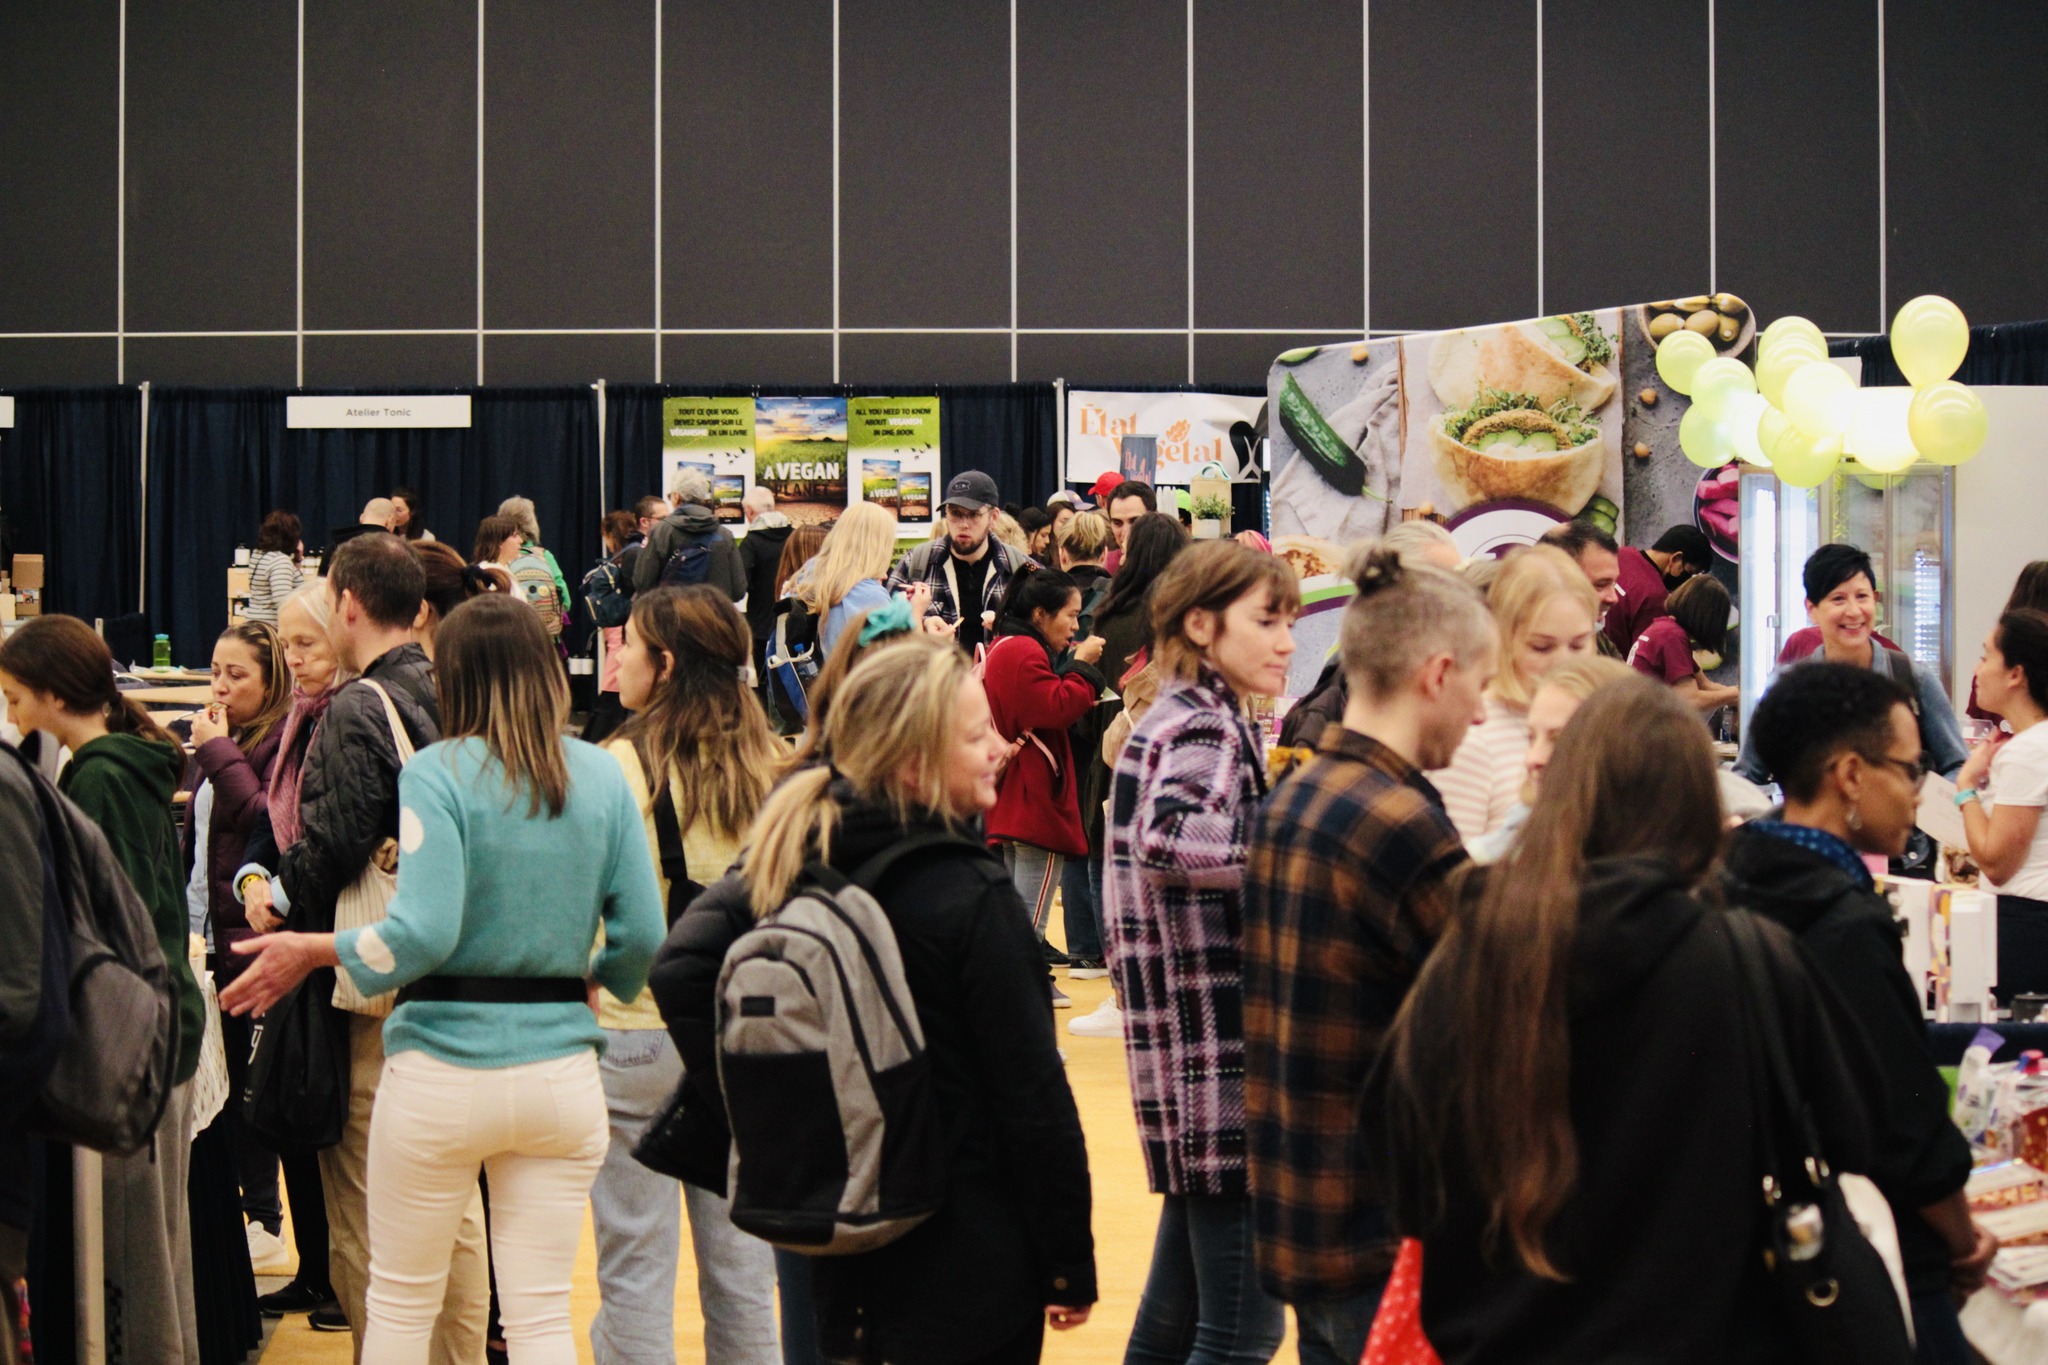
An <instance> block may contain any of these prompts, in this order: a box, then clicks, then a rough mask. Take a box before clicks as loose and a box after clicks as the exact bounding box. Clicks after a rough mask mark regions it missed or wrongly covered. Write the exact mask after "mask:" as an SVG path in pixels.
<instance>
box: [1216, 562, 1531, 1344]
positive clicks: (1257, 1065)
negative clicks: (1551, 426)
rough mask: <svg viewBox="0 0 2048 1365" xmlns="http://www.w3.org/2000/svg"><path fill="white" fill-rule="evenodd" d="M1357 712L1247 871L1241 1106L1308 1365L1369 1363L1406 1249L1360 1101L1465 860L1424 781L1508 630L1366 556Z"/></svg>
mask: <svg viewBox="0 0 2048 1365" xmlns="http://www.w3.org/2000/svg"><path fill="white" fill-rule="evenodd" d="M1352 568H1353V573H1352V577H1353V578H1354V580H1355V581H1356V582H1357V583H1358V585H1359V595H1358V597H1357V598H1356V599H1355V600H1354V601H1353V602H1352V603H1351V604H1350V606H1348V607H1347V608H1346V609H1345V615H1344V621H1343V626H1342V629H1341V634H1340V638H1339V644H1338V649H1339V651H1340V658H1341V661H1342V666H1343V669H1344V674H1345V678H1346V681H1347V684H1348V686H1349V689H1350V697H1349V700H1348V702H1347V704H1346V706H1345V709H1344V715H1343V720H1342V723H1341V724H1340V725H1333V726H1331V727H1330V728H1329V729H1328V730H1326V731H1325V732H1324V734H1323V737H1322V742H1321V744H1320V746H1319V752H1318V753H1317V755H1316V756H1315V757H1314V758H1313V759H1311V760H1310V761H1309V762H1308V764H1307V765H1306V766H1304V767H1303V768H1302V769H1301V770H1300V772H1298V773H1296V774H1295V775H1294V776H1293V777H1291V778H1289V779H1288V780H1287V781H1286V782H1285V783H1284V784H1283V785H1282V786H1281V787H1280V788H1279V789H1278V790H1277V791H1276V792H1275V793H1274V794H1273V797H1272V799H1271V800H1270V801H1269V802H1268V803H1267V805H1266V808H1265V811H1264V813H1263V815H1262V816H1261V818H1260V821H1259V827H1258V830H1257V832H1256V833H1255V834H1254V835H1253V838H1252V844H1251V853H1250V861H1249V864H1248V865H1247V868H1246V872H1245V908H1244V914H1245V925H1244V1023H1245V1099H1246V1108H1247V1110H1248V1113H1249V1118H1250V1123H1251V1133H1250V1144H1251V1152H1250V1165H1251V1185H1252V1198H1253V1205H1254V1214H1255V1226H1256V1238H1257V1250H1258V1265H1259V1278H1260V1281H1261V1283H1262V1284H1263V1285H1264V1287H1265V1288H1266V1289H1267V1290H1268V1291H1269V1292H1270V1293H1272V1294H1273V1295H1274V1296H1275V1297H1277V1298H1280V1299H1282V1300H1285V1301H1286V1302H1288V1303H1291V1304H1293V1305H1294V1308H1295V1317H1296V1322H1297V1326H1298V1329H1299V1339H1300V1345H1301V1360H1302V1365H1356V1362H1357V1360H1358V1359H1359V1356H1360V1354H1361V1353H1362V1352H1363V1350H1364V1346H1365V1338H1366V1335H1367V1334H1368V1332H1370V1330H1371V1327H1372V1320H1373V1315H1374V1313H1375V1312H1377V1310H1378V1308H1379V1301H1380V1295H1381V1293H1382V1291H1384V1289H1385V1288H1386V1281H1387V1273H1388V1271H1389V1270H1390V1269H1391V1268H1392V1266H1393V1261H1394V1249H1395V1244H1394V1241H1393V1237H1392V1234H1391V1232H1390V1230H1389V1227H1388V1223H1387V1216H1386V1210H1385V1207H1384V1204H1383V1200H1382V1197H1381V1194H1380V1188H1379V1183H1378V1180H1377V1179H1376V1177H1375V1175H1374V1171H1373V1161H1374V1158H1373V1154H1372V1153H1370V1152H1369V1151H1367V1149H1366V1147H1365V1144H1364V1141H1363V1139H1362V1137H1361V1126H1360V1123H1359V1104H1360V1100H1361V1097H1362V1095H1363V1092H1364V1089H1365V1081H1366V1076H1367V1073H1368V1072H1370V1071H1371V1069H1372V1067H1373V1064H1374V1063H1375V1061H1377V1060H1378V1057H1379V1050H1380V1044H1381V1040H1382V1039H1383V1038H1384V1036H1385V1034H1386V1031H1387V1029H1388V1027H1389V1026H1390V1025H1391V1024H1392V1023H1393V1020H1394V1015H1395V1014H1396V1012H1397V1011H1399V1009H1400V1007H1401V1001H1402V999H1403V998H1404V997H1405V996H1406V995H1407V992H1408V987H1409V985H1410V984H1411V983H1412V982H1413V981H1414V980H1415V976H1416V973H1417V972H1418V971H1420V970H1421V967H1422V963H1423V960H1424V959H1425V958H1426V957H1427V956H1428V955H1429V951H1430V949H1431V947H1432V946H1434V944H1435V943H1436V940H1437V936H1438V935H1439V934H1440V933H1441V932H1442V930H1443V927H1444V923H1445V920H1446V918H1447V916H1448V915H1449V913H1450V905H1451V901H1450V896H1449V894H1448V892H1447V889H1446V882H1445V879H1446V878H1447V877H1448V875H1449V874H1450V873H1451V872H1452V871H1453V870H1455V869H1456V868H1457V867H1459V865H1461V864H1462V863H1463V862H1464V861H1465V850H1464V846H1463V845H1462V844H1460V843H1459V841H1458V834H1457V831H1456V830H1455V829H1453V828H1452V826H1451V822H1450V818H1449V817H1448V816H1447V815H1446V814H1445V813H1444V807H1443V801H1442V799H1441V798H1440V797H1439V796H1438V795H1437V792H1436V789H1435V788H1434V787H1432V786H1431V785H1430V783H1429V779H1427V778H1426V777H1424V776H1423V775H1422V771H1423V770H1424V769H1427V768H1441V767H1444V766H1447V765H1448V764H1449V763H1450V761H1451V757H1452V755H1453V754H1455V753H1456V752H1457V749H1458V745H1459V744H1460V743H1461V742H1462V741H1463V739H1464V737H1465V735H1466V733H1467V732H1468V731H1469V730H1470V728H1471V727H1472V726H1473V725H1475V724H1477V723H1478V722H1479V721H1480V720H1481V719H1483V718H1484V716H1485V711H1484V708H1483V706H1482V704H1481V692H1482V691H1483V689H1484V688H1485V686H1486V683H1487V681H1488V679H1489V678H1491V677H1492V675H1493V669H1494V662H1495V655H1496V651H1497V645H1496V643H1495V632H1494V628H1493V622H1492V618H1491V617H1489V616H1488V615H1487V612H1486V608H1485V605H1484V604H1483V603H1482V602H1481V601H1480V599H1479V596H1478V594H1477V593H1476V592H1474V591H1473V590H1472V589H1471V588H1470V587H1469V586H1467V585H1466V584H1465V583H1464V582H1463V581H1462V580H1460V579H1458V578H1457V577H1456V576H1454V575H1452V574H1449V573H1447V572H1445V571H1444V570H1442V569H1436V568H1431V567H1428V566H1427V565H1421V564H1404V563H1403V562H1402V561H1401V560H1399V559H1398V558H1397V557H1396V556H1394V555H1393V554H1392V553H1391V552H1388V551H1384V550H1375V551H1371V552H1369V553H1361V554H1360V555H1359V556H1358V559H1357V560H1355V561H1354V564H1353V566H1352Z"/></svg>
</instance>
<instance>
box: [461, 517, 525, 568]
mask: <svg viewBox="0 0 2048 1365" xmlns="http://www.w3.org/2000/svg"><path fill="white" fill-rule="evenodd" d="M518 534H520V531H519V523H518V522H516V521H514V520H512V518H510V517H497V516H491V517H485V518H484V519H483V520H482V521H480V522H478V523H477V524H476V545H475V546H474V547H473V548H474V550H475V553H473V554H472V555H471V556H470V558H471V559H474V560H475V561H476V562H477V563H479V564H489V563H491V562H492V561H494V560H496V559H497V557H498V547H499V546H500V545H503V544H504V543H505V542H506V541H507V540H509V539H510V538H511V537H513V536H516V535H518Z"/></svg>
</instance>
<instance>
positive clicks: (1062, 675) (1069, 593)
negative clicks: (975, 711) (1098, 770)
mask: <svg viewBox="0 0 2048 1365" xmlns="http://www.w3.org/2000/svg"><path fill="white" fill-rule="evenodd" d="M1080 624H1081V588H1080V585H1078V584H1077V583H1075V582H1074V580H1073V579H1072V578H1069V577H1068V576H1067V575H1066V574H1063V573H1061V572H1060V571H1059V570H1057V569H1041V568H1035V567H1034V566H1033V565H1032V564H1031V562H1030V561H1029V560H1027V561H1025V563H1024V564H1023V565H1022V566H1021V567H1020V568H1019V569H1018V570H1017V572H1016V574H1015V576H1014V577H1012V578H1011V579H1010V586H1009V589H1008V591H1006V592H1005V593H1004V594H1003V605H1002V610H1001V611H1000V612H999V613H998V614H997V616H996V628H995V641H996V642H995V645H994V647H993V648H991V649H990V650H989V652H988V658H987V659H986V661H985V662H984V664H983V668H982V685H983V686H984V687H986V688H987V689H988V704H989V709H990V710H991V711H992V712H993V713H994V715H995V725H996V730H997V732H998V733H1000V734H1001V735H1002V737H1003V738H1004V739H1006V740H1008V741H1009V742H1010V745H1011V747H1012V749H1013V751H1014V752H1013V753H1012V754H1011V756H1010V761H1009V763H1008V764H1007V765H1005V766H1004V768H1003V776H1002V781H1001V783H1000V784H999V785H998V786H997V789H996V804H995V809H993V810H991V811H990V812H989V813H988V837H989V839H990V840H991V841H993V842H994V843H995V844H996V846H997V848H998V849H1000V850H1001V852H1002V855H1003V865H1004V866H1005V867H1007V868H1009V869H1010V879H1011V881H1013V882H1014V883H1015V884H1016V887H1017V896H1018V898H1019V899H1021V900H1022V901H1023V902H1024V908H1025V909H1026V910H1028V911H1029V912H1030V913H1031V929H1032V932H1033V933H1034V934H1035V935H1036V936H1037V937H1038V940H1039V942H1040V943H1043V942H1044V941H1045V922H1046V917H1047V916H1048V915H1050V914H1051V912H1052V897H1053V892H1054V891H1056V890H1058V888H1059V884H1060V866H1061V864H1062V863H1063V862H1064V861H1065V860H1067V859H1069V858H1083V859H1085V858H1086V857H1087V856H1088V834H1087V831H1086V830H1085V829H1084V828H1083V827H1082V824H1081V801H1080V795H1079V792H1080V784H1079V781H1078V777H1077V774H1076V773H1075V771H1074V753H1073V745H1072V744H1071V743H1070V742H1069V740H1068V736H1067V731H1068V728H1069V727H1070V726H1072V725H1073V724H1074V723H1075V722H1076V721H1078V720H1080V719H1081V718H1082V717H1083V716H1085V715H1087V714H1088V713H1089V712H1090V711H1091V710H1093V709H1094V707H1095V699H1096V698H1097V697H1099V696H1101V695H1102V692H1103V687H1104V683H1103V680H1102V675H1101V674H1100V673H1098V672H1097V671H1096V669H1095V664H1096V662H1097V661H1098V660H1099V659H1101V658H1102V637H1101V636H1099V635H1091V636H1089V637H1088V638H1087V639H1085V640H1081V641H1079V642H1076V641H1075V639H1074V636H1075V634H1076V633H1077V632H1078V630H1079V628H1080ZM1059 960H1060V961H1062V962H1064V961H1065V960H1066V959H1065V958H1061V959H1059ZM1051 989H1052V1000H1053V1004H1054V1005H1055V1006H1062V1007H1063V1006H1065V1005H1066V1004H1067V1003H1068V1000H1067V997H1066V995H1065V994H1064V993H1063V992H1062V991H1061V990H1060V988H1059V987H1058V986H1054V987H1052V988H1051Z"/></svg>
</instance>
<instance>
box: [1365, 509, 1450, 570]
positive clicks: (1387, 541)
mask: <svg viewBox="0 0 2048 1365" xmlns="http://www.w3.org/2000/svg"><path fill="white" fill-rule="evenodd" d="M1379 544H1380V545H1381V546H1382V547H1383V548H1385V549H1389V550H1392V551H1393V552H1394V553H1395V554H1397V555H1400V556H1401V557H1402V558H1404V559H1413V560H1415V561H1416V562H1418V563H1421V562H1424V561H1423V558H1422V557H1423V556H1424V555H1425V554H1427V553H1428V552H1429V551H1431V550H1433V549H1437V548H1439V547H1441V548H1445V549H1448V550H1449V551H1450V552H1451V553H1452V554H1454V555H1457V556H1458V558H1459V559H1460V560H1463V559H1464V558H1465V556H1464V553H1463V552H1462V551H1460V550H1459V549H1458V542H1457V541H1455V540H1453V539H1451V533H1450V532H1449V531H1446V530H1445V529H1444V528H1443V527H1441V526H1439V525H1437V524H1436V523H1435V522H1433V521H1431V520H1429V519H1428V518H1427V517H1417V518H1415V520H1413V521H1402V522H1396V523H1395V524H1394V525H1392V526H1390V527H1388V528H1387V533H1386V534H1385V535H1383V536H1381V537H1380V538H1379Z"/></svg>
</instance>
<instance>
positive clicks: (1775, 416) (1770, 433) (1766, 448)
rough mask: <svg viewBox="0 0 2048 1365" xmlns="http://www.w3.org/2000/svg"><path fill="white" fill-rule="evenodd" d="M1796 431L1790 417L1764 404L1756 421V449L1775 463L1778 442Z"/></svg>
mask: <svg viewBox="0 0 2048 1365" xmlns="http://www.w3.org/2000/svg"><path fill="white" fill-rule="evenodd" d="M1797 430H1798V428H1797V427H1795V426H1793V425H1792V419H1791V418H1790V417H1787V416H1786V415H1785V414H1784V413H1783V412H1781V411H1779V410H1778V409H1777V408H1775V407H1772V406H1770V405H1769V404H1765V406H1764V410H1763V412H1762V413H1761V414H1760V415H1759V416H1758V417H1757V419H1756V443H1757V448H1758V449H1760V450H1762V451H1763V453H1764V457H1765V458H1766V459H1768V460H1770V461H1772V462H1773V463H1775V462H1776V461H1777V458H1778V442H1780V441H1782V440H1784V439H1785V437H1786V436H1787V435H1788V434H1790V433H1791V432H1794V431H1797Z"/></svg>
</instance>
